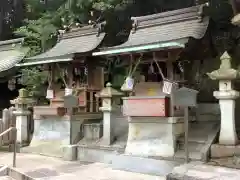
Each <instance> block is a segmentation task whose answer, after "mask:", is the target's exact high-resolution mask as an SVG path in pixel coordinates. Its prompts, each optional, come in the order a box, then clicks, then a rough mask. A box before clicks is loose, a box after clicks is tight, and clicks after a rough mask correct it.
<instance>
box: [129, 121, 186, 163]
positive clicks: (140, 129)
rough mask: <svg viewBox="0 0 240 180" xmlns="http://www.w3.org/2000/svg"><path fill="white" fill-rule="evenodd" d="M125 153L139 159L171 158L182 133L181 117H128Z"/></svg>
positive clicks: (182, 122) (182, 123)
mask: <svg viewBox="0 0 240 180" xmlns="http://www.w3.org/2000/svg"><path fill="white" fill-rule="evenodd" d="M128 122H129V129H128V140H127V146H126V149H125V153H126V154H128V155H133V156H141V157H149V156H154V157H165V158H169V157H173V156H174V154H175V152H176V148H177V147H176V145H177V138H178V137H179V136H180V135H182V134H183V133H184V119H183V118H182V117H129V120H128Z"/></svg>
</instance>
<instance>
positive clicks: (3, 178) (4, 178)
mask: <svg viewBox="0 0 240 180" xmlns="http://www.w3.org/2000/svg"><path fill="white" fill-rule="evenodd" d="M0 180H13V178H11V177H10V176H0Z"/></svg>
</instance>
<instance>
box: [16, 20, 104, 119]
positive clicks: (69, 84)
mask: <svg viewBox="0 0 240 180" xmlns="http://www.w3.org/2000/svg"><path fill="white" fill-rule="evenodd" d="M104 36H105V33H103V32H102V25H94V26H92V25H89V26H86V27H73V28H70V30H68V31H66V30H61V35H60V37H59V42H58V43H57V44H56V45H55V46H54V47H53V48H52V49H50V50H49V51H47V52H45V53H43V54H40V55H37V56H35V57H31V58H28V59H27V61H26V62H24V63H21V64H19V66H42V67H43V68H44V70H47V71H49V79H48V89H47V91H46V98H48V99H49V100H50V104H49V105H48V106H36V107H35V108H34V113H35V115H39V116H48V115H59V116H63V115H65V113H66V109H65V108H64V99H63V97H64V96H65V95H69V94H71V95H74V96H77V97H78V99H79V107H78V108H76V109H75V113H76V114H78V113H81V114H82V113H90V114H92V113H93V114H94V113H98V112H99V100H98V99H97V98H96V97H95V94H96V93H97V92H99V91H100V90H101V89H102V88H103V86H104V77H103V76H104V69H103V67H101V66H100V65H99V62H97V60H96V58H92V57H90V55H91V52H92V51H93V50H94V49H95V48H97V47H98V46H99V45H100V44H101V42H102V40H103V38H104ZM56 77H59V78H58V79H57V78H56Z"/></svg>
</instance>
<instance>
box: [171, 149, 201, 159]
mask: <svg viewBox="0 0 240 180" xmlns="http://www.w3.org/2000/svg"><path fill="white" fill-rule="evenodd" d="M185 157H186V156H185V151H184V150H179V151H177V152H176V153H175V155H174V158H177V159H185ZM189 158H190V160H192V161H201V160H202V154H201V152H198V151H192V152H189Z"/></svg>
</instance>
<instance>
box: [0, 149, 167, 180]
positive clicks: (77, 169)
mask: <svg viewBox="0 0 240 180" xmlns="http://www.w3.org/2000/svg"><path fill="white" fill-rule="evenodd" d="M11 163H12V153H11V154H10V153H1V154H0V165H11ZM17 169H18V170H19V171H20V172H23V173H25V174H27V175H28V176H31V177H33V178H36V179H38V180H46V179H48V180H63V179H68V180H70V179H71V180H75V179H82V180H165V179H166V178H165V177H159V176H151V175H144V174H138V173H132V172H126V171H119V170H114V169H112V168H110V167H109V166H108V165H106V164H102V163H91V164H81V163H80V162H67V161H62V160H61V159H57V158H51V157H45V156H40V155H33V154H18V155H17Z"/></svg>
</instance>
